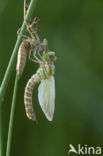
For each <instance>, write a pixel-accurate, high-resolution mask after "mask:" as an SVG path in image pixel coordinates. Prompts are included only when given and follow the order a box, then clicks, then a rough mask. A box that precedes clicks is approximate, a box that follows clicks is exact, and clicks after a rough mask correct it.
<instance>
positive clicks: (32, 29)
mask: <svg viewBox="0 0 103 156" xmlns="http://www.w3.org/2000/svg"><path fill="white" fill-rule="evenodd" d="M38 22H39V19H38V18H37V17H36V18H34V20H33V21H32V22H31V23H29V24H27V31H28V32H29V34H30V35H31V37H28V36H26V35H22V37H23V40H22V43H21V45H20V47H19V50H18V58H17V66H16V71H17V74H18V78H20V77H21V75H22V73H23V71H24V67H25V63H26V55H27V52H28V53H29V57H30V55H31V51H36V49H37V48H39V49H40V50H44V48H45V44H44V41H45V39H44V41H43V43H40V39H39V36H38V34H37V24H38ZM18 35H20V34H19V32H18ZM24 38H26V39H24ZM43 46H44V47H43Z"/></svg>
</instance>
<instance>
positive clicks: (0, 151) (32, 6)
mask: <svg viewBox="0 0 103 156" xmlns="http://www.w3.org/2000/svg"><path fill="white" fill-rule="evenodd" d="M36 2H37V0H31V2H30V5H29V8H28V11H27V14H26V17H25V20H26V21H28V20H29V18H30V16H31V14H32V12H33V10H34V9H35V6H36ZM25 29H26V24H25V21H24V22H23V24H22V27H21V34H23V33H24V31H25ZM21 39H22V37H21V36H19V37H18V39H17V41H16V44H15V46H14V50H13V53H12V55H11V58H10V61H9V64H8V67H7V70H6V72H5V75H4V78H3V81H2V84H1V87H0V156H3V145H2V142H3V141H2V138H3V134H2V131H3V130H2V129H3V126H2V99H3V97H4V94H5V92H6V89H7V85H8V82H9V80H10V77H11V74H12V71H13V69H14V67H15V66H14V64H15V61H16V56H17V51H18V48H19V45H20V42H21ZM17 81H18V80H17V76H16V80H15V87H17V83H18V82H17ZM15 96H16V95H15ZM13 97H14V96H13ZM13 99H14V102H15V99H16V98H13ZM12 107H13V108H12V110H13V112H11V116H10V125H9V132H8V142H7V154H6V155H7V156H8V155H9V154H10V145H8V144H9V142H10V143H11V132H12V122H13V116H14V108H15V103H14V104H13V106H12ZM9 133H10V135H9Z"/></svg>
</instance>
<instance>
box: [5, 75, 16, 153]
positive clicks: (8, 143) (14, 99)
mask: <svg viewBox="0 0 103 156" xmlns="http://www.w3.org/2000/svg"><path fill="white" fill-rule="evenodd" d="M17 88H18V76H17V74H16V78H15V85H14V93H13V99H12V105H11V113H10V122H9V131H8V139H7V149H6V156H10V147H11V138H12V129H13V119H14V112H15V103H16V94H17Z"/></svg>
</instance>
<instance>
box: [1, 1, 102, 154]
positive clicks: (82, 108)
mask: <svg viewBox="0 0 103 156" xmlns="http://www.w3.org/2000/svg"><path fill="white" fill-rule="evenodd" d="M23 3H24V2H23V0H18V1H14V0H0V82H2V79H3V76H4V74H5V71H6V68H7V65H8V62H9V59H10V56H11V54H12V50H13V47H14V45H15V42H16V39H17V35H16V32H17V30H18V28H20V27H21V24H22V21H23ZM34 16H38V17H39V18H40V19H41V22H40V24H39V35H40V38H41V40H42V39H43V38H44V37H45V38H47V39H48V43H49V49H50V50H53V51H55V52H56V55H57V58H58V59H57V61H56V63H55V66H56V75H55V81H56V108H55V115H54V120H53V122H49V121H47V119H46V118H45V116H44V114H43V113H42V110H41V109H40V106H39V104H38V99H37V88H38V86H37V87H35V89H34V93H33V95H34V96H33V104H34V107H35V112H36V115H37V119H38V122H39V123H38V124H35V123H34V122H32V121H30V120H29V119H28V118H27V117H26V115H25V109H24V102H23V97H24V88H25V85H26V83H27V81H28V79H29V78H30V77H31V76H32V75H33V74H34V73H35V72H36V70H37V68H38V65H36V64H34V63H32V62H30V61H27V64H26V68H25V71H24V74H23V76H22V78H21V79H20V82H19V88H18V94H17V101H16V110H15V118H14V126H13V137H12V148H11V156H18V155H19V156H34V155H35V156H67V155H68V149H69V144H73V145H74V146H75V147H76V148H77V145H78V144H81V145H82V146H84V145H85V144H87V145H88V146H94V147H96V146H101V147H102V146H103V123H102V122H103V1H102V0H64V1H62V0H52V1H48V0H38V2H37V6H36V9H35V11H34V15H33V16H32V17H34ZM14 79H15V70H14V72H13V74H12V77H11V79H10V82H9V85H8V88H7V92H6V95H5V97H4V101H3V137H4V142H3V146H4V155H5V148H6V140H7V132H8V124H9V116H10V108H11V100H12V94H13V86H14ZM71 155H72V154H71Z"/></svg>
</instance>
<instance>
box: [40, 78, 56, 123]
mask: <svg viewBox="0 0 103 156" xmlns="http://www.w3.org/2000/svg"><path fill="white" fill-rule="evenodd" d="M38 99H39V104H40V106H41V108H42V111H43V112H44V114H45V116H46V117H47V119H48V120H49V121H52V120H53V114H54V107H55V80H54V77H53V76H50V78H49V79H46V80H42V81H41V83H40V85H39V88H38Z"/></svg>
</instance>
